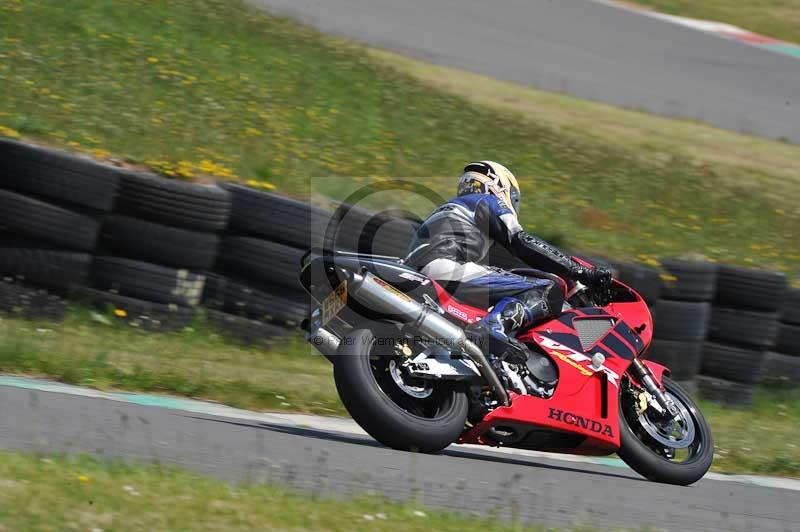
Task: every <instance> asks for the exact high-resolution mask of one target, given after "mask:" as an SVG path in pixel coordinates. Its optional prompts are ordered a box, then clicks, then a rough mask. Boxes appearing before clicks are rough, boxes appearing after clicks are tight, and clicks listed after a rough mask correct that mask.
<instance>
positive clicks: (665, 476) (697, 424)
mask: <svg viewBox="0 0 800 532" xmlns="http://www.w3.org/2000/svg"><path fill="white" fill-rule="evenodd" d="M663 382H664V388H665V389H666V391H667V392H669V393H670V394H671V395H672V396H673V397H674V398H675V399H677V400H678V401H680V403H682V404H683V406H684V407H685V408H686V409H687V410H688V412H689V414H690V415H691V418H692V422H693V423H694V429H695V436H694V437H695V440H696V439H697V438H700V440H699V448H698V449H697V452H696V453H695V455H694V456H692V457H691V458H689V459H688V460H687V461H685V462H680V463H679V462H673V461H671V460H669V459H667V458H666V457H664V456H660V455H659V454H657V453H656V451H654V450H653V449H652V448H651V447H650V446H648V445H647V444H646V443H645V441H643V439H645V440H646V438H647V437H648V436H647V434H646V433H645V432H644V431H643V429H640V428H639V427H636V425H633V423H636V421H635V420H634V421H633V422H631V421H629V418H628V417H627V415H626V412H625V408H624V407H623V405H624V402H625V401H626V400H627V398H626V397H624V396H621V397H620V402H619V405H620V408H619V432H620V449H619V451H618V452H617V454H618V455H619V457H620V458H622V460H623V461H624V462H625V463H626V464H628V465H629V466H630V467H631V469H633V470H634V471H636V472H637V473H639V474H640V475H642V476H643V477H645V478H647V479H649V480H652V481H654V482H663V483H665V484H677V485H680V486H688V485H689V484H693V483H695V482H697V481H698V480H700V479H701V478H703V475H705V474H706V472H707V471H708V469H709V468H710V467H711V462H712V460H713V459H714V441H713V439H712V436H711V428H710V427H709V426H708V422H707V421H706V420H705V418H704V417H703V414H702V413H701V412H700V409H699V408H698V407H697V405H696V404H695V402H694V400H693V399H692V398H691V396H690V395H689V394H688V393H687V392H686V391H685V390H684V389H683V388H681V387H680V386H678V385H677V384H676V383H675V382H674V381H672V380H670V379H669V378H667V377H664V381H663ZM632 427H636V430H634V428H632ZM651 443H652V442H651Z"/></svg>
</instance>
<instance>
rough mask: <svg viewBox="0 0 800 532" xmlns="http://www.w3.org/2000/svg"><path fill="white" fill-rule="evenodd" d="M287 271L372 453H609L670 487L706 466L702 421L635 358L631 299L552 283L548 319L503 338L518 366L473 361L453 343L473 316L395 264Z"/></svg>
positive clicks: (345, 262) (479, 313)
mask: <svg viewBox="0 0 800 532" xmlns="http://www.w3.org/2000/svg"><path fill="white" fill-rule="evenodd" d="M575 260H578V261H579V262H582V261H580V259H577V258H576V259H575ZM582 263H583V264H585V265H589V264H588V263H585V262H582ZM301 268H302V273H301V283H302V284H303V286H304V287H305V289H306V290H307V291H308V293H309V294H310V295H311V296H312V297H313V298H314V299H315V300H316V301H317V302H319V307H318V308H315V309H314V310H313V311H312V313H311V316H310V318H309V319H308V320H307V321H306V323H305V329H306V331H307V338H308V340H309V342H311V343H312V345H314V347H316V348H317V350H319V351H320V352H321V353H322V354H323V355H325V356H326V357H327V358H328V359H329V360H331V361H332V362H333V364H334V378H335V381H336V388H337V390H338V392H339V396H340V398H341V400H342V403H344V406H345V407H346V408H347V411H348V412H349V413H350V415H351V416H352V417H353V419H354V420H355V421H356V422H357V423H358V424H359V425H360V426H361V427H362V428H363V429H364V430H365V431H367V432H368V433H369V434H370V435H371V436H372V437H374V438H375V439H376V440H378V441H379V442H381V443H383V444H384V445H387V446H389V447H392V448H395V449H400V450H413V451H418V452H426V453H432V452H437V451H439V450H441V449H443V448H445V447H447V446H448V445H450V444H452V443H471V444H478V445H490V446H505V447H514V448H520V449H532V450H537V451H549V452H559V453H571V454H581V455H595V456H602V455H609V454H612V453H617V454H618V455H619V456H620V458H622V459H623V460H624V461H625V462H626V463H627V464H628V465H629V466H630V467H631V468H633V469H634V470H635V471H637V472H638V473H640V474H641V475H643V476H644V477H646V478H648V479H650V480H654V481H657V482H665V483H670V484H680V485H688V484H692V483H693V482H696V481H697V480H699V479H700V478H701V477H702V476H703V475H704V474H705V473H706V472H707V471H708V469H709V467H710V466H711V461H712V458H713V449H714V444H713V441H712V436H711V430H710V428H709V426H708V423H707V422H706V420H705V419H704V418H703V415H702V414H701V413H700V410H699V409H698V407H697V405H696V404H695V403H694V401H693V400H692V398H691V397H690V396H689V394H688V393H687V392H686V391H684V390H683V389H682V388H681V387H680V386H678V385H677V384H676V383H675V382H673V381H672V380H670V379H669V377H668V375H669V370H668V369H667V368H666V367H664V366H662V365H659V364H657V363H655V362H651V361H649V360H643V359H642V358H641V355H642V354H643V353H645V351H646V350H647V348H648V346H649V344H650V341H651V338H652V333H653V321H652V318H651V316H650V312H649V310H648V307H647V305H646V303H645V302H644V300H643V299H642V298H641V297H640V296H639V294H637V293H636V292H635V291H634V290H632V289H631V288H630V287H628V286H626V285H625V284H623V283H621V282H619V281H618V280H616V279H615V280H613V281H612V284H611V286H610V288H608V289H604V290H594V291H593V290H590V289H588V288H587V287H585V286H583V285H581V284H580V283H576V284H572V285H569V284H566V283H562V284H564V286H565V292H566V304H565V305H564V310H563V312H562V313H561V315H560V316H559V317H557V318H555V319H553V320H550V321H547V322H544V323H539V324H536V325H534V326H533V327H531V328H529V329H528V330H525V331H521V332H519V333H518V334H517V337H516V338H517V340H518V341H519V342H521V343H522V344H523V345H524V346H526V347H527V349H526V350H525V351H526V352H527V353H526V354H527V360H525V361H524V362H520V360H519V357H515V358H514V359H513V360H508V359H505V358H504V356H503V355H495V354H492V353H488V354H486V353H484V352H483V351H482V350H481V349H480V348H479V347H478V346H477V345H475V343H473V342H471V341H470V340H469V339H468V338H467V336H466V335H465V332H464V327H465V326H467V325H468V324H470V323H474V322H475V321H477V320H480V319H481V318H482V317H483V316H484V315H485V314H486V309H481V308H475V307H473V306H470V305H466V304H464V303H463V302H460V301H458V300H457V299H456V297H454V296H453V295H451V294H450V293H448V292H447V291H445V289H444V288H443V287H442V286H440V285H439V284H437V283H436V282H435V281H433V280H431V279H429V278H427V277H425V276H424V275H422V274H420V273H419V272H417V271H416V270H413V269H410V268H408V267H406V266H404V265H403V264H402V261H401V260H400V259H397V258H393V257H383V256H376V255H359V254H352V253H344V252H334V253H324V254H323V255H322V256H314V253H313V251H309V253H307V254H306V255H305V256H304V257H303V260H302V261H301ZM515 273H520V274H523V275H529V276H537V275H548V274H544V273H542V272H538V271H536V270H520V271H515Z"/></svg>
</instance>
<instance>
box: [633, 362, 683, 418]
mask: <svg viewBox="0 0 800 532" xmlns="http://www.w3.org/2000/svg"><path fill="white" fill-rule="evenodd" d="M630 371H631V373H632V374H633V376H634V377H635V378H636V379H637V380H638V381H639V382H641V383H642V385H643V386H644V389H645V390H647V393H649V394H650V396H651V397H653V398H654V399H655V400H656V402H657V403H658V405H659V406H660V407H661V408H662V409H663V410H664V411H665V412H669V413H670V415H671V416H672V417H676V416H677V415H678V407H677V406H675V403H673V402H672V401H670V400H669V399H668V398H667V396H666V395H665V394H664V392H663V391H661V388H660V387H659V386H658V384H656V379H655V377H654V376H653V372H652V371H651V370H650V368H648V367H647V364H644V363H643V362H642V361H641V360H639V359H638V358H634V359H633V363H632V364H631V367H630Z"/></svg>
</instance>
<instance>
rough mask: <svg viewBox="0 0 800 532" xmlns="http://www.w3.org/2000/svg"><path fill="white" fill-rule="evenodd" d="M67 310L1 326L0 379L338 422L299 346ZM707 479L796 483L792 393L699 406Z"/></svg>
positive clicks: (316, 363)
mask: <svg viewBox="0 0 800 532" xmlns="http://www.w3.org/2000/svg"><path fill="white" fill-rule="evenodd" d="M89 316H90V314H89V313H88V311H85V310H80V309H79V310H75V311H73V312H71V313H70V315H69V317H68V319H67V320H66V321H65V322H64V323H59V324H52V323H34V322H29V321H25V320H18V319H0V372H2V373H11V374H25V375H33V376H41V377H48V378H54V379H57V380H60V381H64V382H68V383H70V384H78V385H84V386H91V387H96V388H101V389H122V390H130V391H137V390H138V391H147V392H155V393H166V394H174V395H186V396H191V397H197V398H203V399H211V400H215V401H220V402H222V403H225V404H228V405H232V406H236V407H240V408H248V409H254V410H283V411H294V412H311V413H316V414H323V415H346V412H345V410H344V407H343V406H342V404H341V403H340V402H339V399H338V396H337V395H336V389H335V387H334V385H333V377H332V372H331V367H330V364H329V363H328V362H327V361H326V360H325V359H323V358H322V357H320V356H318V355H314V354H311V348H310V347H308V346H306V345H304V343H303V342H302V340H301V339H300V338H299V337H297V336H291V337H289V339H288V341H287V342H286V343H283V344H276V345H275V347H274V348H272V349H269V350H263V349H259V348H255V347H245V346H240V345H236V344H232V343H230V342H227V341H226V340H224V339H223V338H221V337H220V336H219V335H218V334H217V333H216V332H215V331H214V330H213V329H211V328H208V327H207V326H205V325H203V324H202V323H198V324H197V325H196V326H195V327H194V328H193V329H192V330H185V331H182V332H174V333H159V334H153V333H146V332H143V331H140V330H137V329H133V328H131V327H129V326H126V325H119V324H113V325H104V324H103V323H100V322H98V321H95V320H92V319H91V318H90V317H89ZM701 409H702V411H703V412H704V413H705V414H706V416H707V418H708V420H709V423H710V424H711V427H712V430H713V432H714V437H715V440H716V447H717V448H716V454H717V458H716V460H715V462H714V470H715V471H721V472H726V473H760V474H769V475H784V476H793V477H796V478H800V442H798V440H797V436H798V431H797V427H798V426H800V390H795V391H781V390H767V389H761V390H759V393H758V397H757V400H756V402H755V404H754V406H753V407H752V408H751V409H737V408H727V407H723V406H720V405H716V404H713V403H709V402H706V401H702V402H701Z"/></svg>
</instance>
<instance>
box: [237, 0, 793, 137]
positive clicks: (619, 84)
mask: <svg viewBox="0 0 800 532" xmlns="http://www.w3.org/2000/svg"><path fill="white" fill-rule="evenodd" d="M250 2H251V3H253V4H255V5H257V6H259V7H263V8H267V9H269V10H270V11H273V12H275V13H278V14H281V15H289V16H292V17H296V18H299V19H300V20H302V21H303V22H305V23H308V24H310V25H313V26H316V27H318V28H319V29H321V30H323V31H326V32H329V33H333V34H337V35H343V36H346V37H350V38H353V39H355V40H358V41H362V42H366V43H369V44H373V45H378V46H381V47H385V48H388V49H392V50H396V51H400V52H403V53H407V54H409V55H413V56H417V57H419V58H422V59H425V60H427V61H430V62H433V63H437V64H441V65H446V66H452V67H456V68H462V69H465V70H470V71H474V72H478V73H481V74H484V75H487V76H491V77H495V78H499V79H504V80H509V81H514V82H518V83H521V84H526V85H531V86H534V87H539V88H542V89H545V90H550V91H558V92H564V93H567V94H571V95H574V96H578V97H581V98H587V99H591V100H596V101H602V102H608V103H612V104H614V105H619V106H622V107H626V108H631V109H644V110H647V111H650V112H653V113H656V114H661V115H666V116H676V117H684V118H692V119H697V120H702V121H704V122H708V123H711V124H714V125H716V126H719V127H722V128H726V129H732V130H735V131H740V132H743V133H751V134H756V135H762V136H768V137H773V138H786V139H789V140H791V141H793V142H800V60H798V58H792V57H789V56H784V55H780V54H777V53H772V52H769V51H767V50H763V49H760V48H756V47H753V46H749V45H747V44H744V43H741V42H736V41H733V40H727V39H724V38H721V37H719V36H716V35H712V34H707V33H702V32H699V31H696V30H694V29H689V28H686V27H682V26H678V25H675V24H671V23H668V22H665V21H663V20H658V19H655V18H652V17H647V16H644V15H642V14H640V13H636V12H633V11H629V10H624V9H621V8H618V7H614V6H611V5H607V4H604V3H599V2H594V1H590V0H557V1H554V0H493V1H492V2H485V1H478V0H403V1H397V0H324V1H322V0H250Z"/></svg>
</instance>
